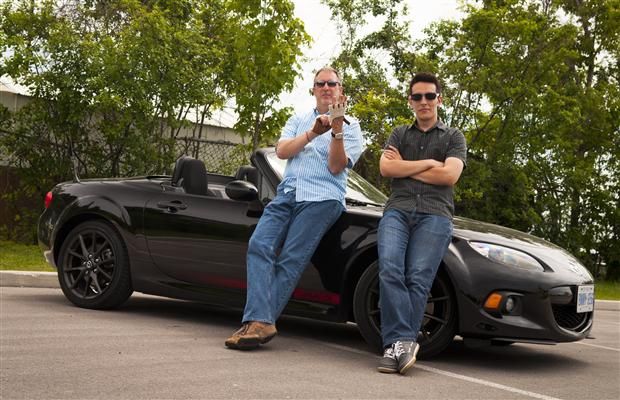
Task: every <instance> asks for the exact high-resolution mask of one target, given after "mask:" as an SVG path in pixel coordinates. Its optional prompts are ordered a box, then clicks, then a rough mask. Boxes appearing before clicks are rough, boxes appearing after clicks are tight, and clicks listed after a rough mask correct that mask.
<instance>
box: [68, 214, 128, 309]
mask: <svg viewBox="0 0 620 400" xmlns="http://www.w3.org/2000/svg"><path fill="white" fill-rule="evenodd" d="M58 281H59V282H60V287H61V288H62V291H63V293H64V294H65V296H66V297H67V298H68V299H69V300H70V301H71V302H72V303H74V304H75V305H77V306H79V307H84V308H93V309H109V308H115V307H118V306H120V305H121V304H123V303H124V302H125V301H126V300H127V299H128V298H129V296H131V293H132V292H133V289H132V287H131V276H130V273H129V258H128V256H127V250H126V249H125V246H124V244H123V241H122V239H121V237H120V236H119V234H118V233H117V232H116V231H115V230H114V228H112V227H111V226H110V225H108V224H107V223H105V222H101V221H88V222H84V223H82V224H80V225H78V226H77V227H75V228H74V229H73V230H72V231H71V232H70V233H69V235H67V238H66V239H65V241H64V242H63V244H62V246H61V248H60V254H59V258H58Z"/></svg>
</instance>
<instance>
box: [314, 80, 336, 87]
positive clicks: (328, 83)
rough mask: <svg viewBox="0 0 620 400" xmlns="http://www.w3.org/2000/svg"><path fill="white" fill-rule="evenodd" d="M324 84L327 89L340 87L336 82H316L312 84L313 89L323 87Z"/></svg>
mask: <svg viewBox="0 0 620 400" xmlns="http://www.w3.org/2000/svg"><path fill="white" fill-rule="evenodd" d="M326 83H327V86H329V87H336V86H338V85H340V82H337V81H316V82H314V87H315V88H322V87H323V86H325V84H326Z"/></svg>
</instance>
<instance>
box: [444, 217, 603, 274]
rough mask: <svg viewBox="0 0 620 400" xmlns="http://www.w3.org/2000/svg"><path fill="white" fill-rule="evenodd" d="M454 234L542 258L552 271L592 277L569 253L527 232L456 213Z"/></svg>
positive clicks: (540, 259) (468, 239)
mask: <svg viewBox="0 0 620 400" xmlns="http://www.w3.org/2000/svg"><path fill="white" fill-rule="evenodd" d="M454 236H455V237H457V238H461V239H464V240H467V241H479V242H485V243H493V244H498V245H502V246H505V247H510V248H513V249H516V250H520V251H523V252H526V253H528V254H530V255H532V256H534V257H535V258H537V259H538V260H539V261H542V262H543V263H545V264H546V265H547V267H549V268H551V269H552V270H553V271H555V272H560V271H566V272H570V273H575V274H577V275H579V276H580V277H581V278H583V279H584V280H587V281H591V280H592V279H593V278H592V275H591V274H590V272H589V271H588V270H587V268H586V267H584V266H583V265H582V264H581V262H579V260H577V259H576V258H575V257H574V256H573V255H572V254H570V253H569V252H567V251H566V250H564V249H563V248H561V247H559V246H557V245H555V244H553V243H551V242H549V241H547V240H544V239H541V238H539V237H536V236H534V235H530V234H528V233H524V232H520V231H517V230H515V229H510V228H506V227H503V226H499V225H494V224H489V223H486V222H481V221H476V220H473V219H468V218H462V217H455V218H454Z"/></svg>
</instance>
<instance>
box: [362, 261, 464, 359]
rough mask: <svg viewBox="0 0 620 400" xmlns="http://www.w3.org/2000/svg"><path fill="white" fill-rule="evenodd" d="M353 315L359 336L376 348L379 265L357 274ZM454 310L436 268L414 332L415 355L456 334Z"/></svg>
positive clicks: (430, 352) (427, 353)
mask: <svg viewBox="0 0 620 400" xmlns="http://www.w3.org/2000/svg"><path fill="white" fill-rule="evenodd" d="M353 315H354V316H355V321H356V323H357V326H358V328H359V330H360V333H361V335H362V337H363V338H364V339H365V340H366V342H368V344H369V345H370V346H371V347H372V348H373V349H374V350H376V351H377V352H380V353H381V352H382V351H383V346H382V343H381V333H380V332H381V330H380V327H381V314H380V312H379V268H378V263H377V262H375V263H373V264H371V265H370V266H369V267H368V268H367V269H366V271H364V273H363V274H362V276H361V277H360V279H359V281H358V283H357V286H356V288H355V294H354V296H353ZM457 325H458V313H457V308H456V296H455V294H454V290H453V289H452V285H451V283H450V280H449V279H448V277H447V275H446V274H445V273H444V272H443V271H442V270H440V271H439V272H438V274H437V276H436V277H435V281H434V282H433V286H432V288H431V293H430V294H429V297H428V301H427V303H426V310H425V311H424V320H423V321H422V327H421V329H420V332H419V333H418V343H419V344H420V352H419V353H418V358H429V357H433V356H435V355H437V354H439V353H441V352H442V351H443V350H445V348H446V347H448V345H450V343H452V340H453V339H454V335H455V334H456V329H457Z"/></svg>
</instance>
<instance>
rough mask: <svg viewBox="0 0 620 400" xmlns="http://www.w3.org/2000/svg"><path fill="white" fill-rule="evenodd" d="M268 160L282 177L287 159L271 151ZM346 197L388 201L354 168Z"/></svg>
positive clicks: (371, 202) (370, 201)
mask: <svg viewBox="0 0 620 400" xmlns="http://www.w3.org/2000/svg"><path fill="white" fill-rule="evenodd" d="M267 161H269V165H271V168H273V170H274V171H275V172H276V174H277V175H278V177H279V178H280V179H282V176H283V175H284V168H285V167H286V160H281V159H279V158H278V156H276V153H275V152H270V153H268V154H267ZM346 198H347V200H353V201H358V202H362V203H367V204H373V205H379V206H382V205H384V204H385V202H386V201H387V197H386V196H385V195H384V194H383V193H381V191H380V190H379V189H377V188H376V187H374V186H373V185H372V184H371V183H370V182H368V181H367V180H366V179H364V178H362V177H361V175H359V174H358V173H357V172H355V171H352V170H349V179H348V181H347V193H346Z"/></svg>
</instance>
